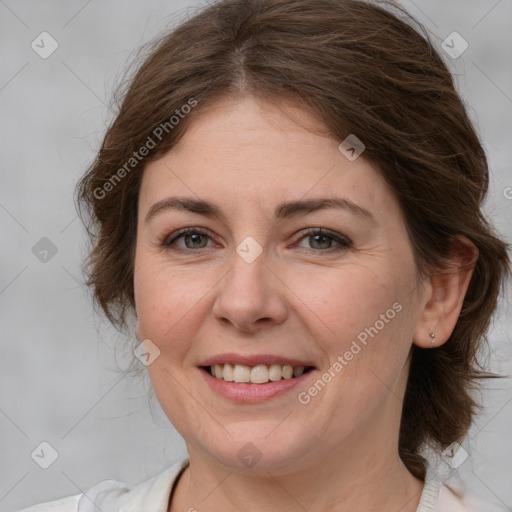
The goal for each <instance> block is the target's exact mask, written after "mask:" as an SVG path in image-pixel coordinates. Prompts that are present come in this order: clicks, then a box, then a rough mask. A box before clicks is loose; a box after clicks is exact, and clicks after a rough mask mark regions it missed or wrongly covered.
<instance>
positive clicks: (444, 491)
mask: <svg viewBox="0 0 512 512" xmlns="http://www.w3.org/2000/svg"><path fill="white" fill-rule="evenodd" d="M438 510H439V512H500V511H503V510H504V509H502V508H496V505H491V504H490V503H485V502H483V501H480V500H477V499H476V498H475V497H473V496H471V495H466V496H461V495H459V494H456V493H455V492H454V491H453V490H452V489H450V488H449V487H448V486H446V485H442V486H441V490H440V493H439V509H438Z"/></svg>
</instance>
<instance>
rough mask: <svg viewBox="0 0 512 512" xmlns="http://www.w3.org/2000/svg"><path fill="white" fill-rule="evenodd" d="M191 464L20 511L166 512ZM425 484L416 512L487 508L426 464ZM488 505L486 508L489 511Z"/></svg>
mask: <svg viewBox="0 0 512 512" xmlns="http://www.w3.org/2000/svg"><path fill="white" fill-rule="evenodd" d="M188 464H189V459H188V458H185V459H183V460H181V461H179V462H177V463H176V464H174V465H173V466H171V467H170V468H168V469H166V470H165V471H163V472H162V473H160V474H159V475H157V476H155V477H153V478H151V479H149V480H147V481H145V482H143V483H141V484H139V485H137V486H135V487H133V488H130V487H129V486H127V485H126V484H124V483H122V482H118V481H116V480H102V481H101V482H99V483H97V484H95V485H93V486H92V487H90V488H89V489H88V490H87V491H86V492H85V493H84V494H76V495H74V496H68V497H66V498H62V499H59V500H56V501H49V502H46V503H41V504H39V505H34V506H32V507H29V508H25V509H23V510H20V511H18V512H167V509H168V506H169V496H170V494H171V491H172V489H173V488H174V485H175V483H176V482H177V480H178V476H179V474H180V472H181V470H184V469H185V468H186V467H187V466H188ZM426 469H427V471H426V475H425V484H424V486H423V491H422V493H421V498H420V502H419V505H418V508H417V509H416V512H484V508H478V509H476V508H471V507H470V506H469V504H467V503H466V502H464V501H461V500H460V499H459V498H458V497H457V496H456V495H455V494H454V493H453V492H452V491H451V490H450V489H449V488H448V487H446V486H445V485H444V484H443V483H442V482H441V480H440V478H439V476H438V474H437V473H436V472H435V470H434V469H433V468H432V467H431V466H430V465H429V464H427V466H426ZM487 510H488V509H487V508H485V512H487Z"/></svg>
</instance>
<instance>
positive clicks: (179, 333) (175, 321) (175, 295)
mask: <svg viewBox="0 0 512 512" xmlns="http://www.w3.org/2000/svg"><path fill="white" fill-rule="evenodd" d="M158 259H159V258H155V257H154V256H153V255H151V254H149V253H146V254H143V253H141V254H140V255H138V256H136V260H135V273H134V290H135V304H136V309H137V317H138V322H139V332H140V336H141V337H144V338H149V339H150V340H151V341H153V342H154V343H155V344H156V345H157V346H158V347H159V348H160V350H161V351H162V352H165V351H168V352H169V353H171V352H172V356H173V357H176V358H179V357H181V355H182V354H183V353H184V352H185V351H186V349H187V340H188V339H190V338H191V337H192V336H193V332H192V330H191V329H193V328H194V326H195V328H196V329H197V328H199V327H200V320H199V319H198V315H199V314H200V311H201V307H202V304H203V303H204V301H206V300H207V297H208V292H209V291H210V290H211V289H212V287H214V284H215V281H216V280H215V279H214V277H215V276H211V272H206V271H205V272H198V270H197V269H194V270H192V269H190V270H187V269H176V268H172V269H170V268H169V267H168V266H167V265H166V264H165V263H162V262H161V261H158ZM217 280H218V278H217ZM170 347H172V351H171V350H168V348H170Z"/></svg>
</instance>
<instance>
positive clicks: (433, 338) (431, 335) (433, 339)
mask: <svg viewBox="0 0 512 512" xmlns="http://www.w3.org/2000/svg"><path fill="white" fill-rule="evenodd" d="M429 336H430V339H431V340H432V347H431V348H434V345H435V343H436V340H435V338H436V335H435V334H434V333H433V332H431V333H430V334H429Z"/></svg>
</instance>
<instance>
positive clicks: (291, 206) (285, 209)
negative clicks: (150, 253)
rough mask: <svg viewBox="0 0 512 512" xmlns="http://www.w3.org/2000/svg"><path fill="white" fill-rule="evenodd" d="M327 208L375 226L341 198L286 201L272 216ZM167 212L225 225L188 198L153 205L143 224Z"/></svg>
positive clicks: (213, 210) (212, 208)
mask: <svg viewBox="0 0 512 512" xmlns="http://www.w3.org/2000/svg"><path fill="white" fill-rule="evenodd" d="M328 208H337V209H342V210H347V211H349V212H351V213H353V214H354V215H356V216H358V217H362V218H366V219H367V220H369V221H371V222H372V223H373V224H377V222H376V220H375V217H374V216H373V214H372V213H371V212H370V211H368V210H366V209H365V208H363V207H361V206H359V205H357V204H356V203H354V202H352V201H350V200H349V199H345V198H341V197H327V198H320V199H309V200H302V201H288V202H285V203H281V204H280V205H278V206H277V207H276V208H275V210H274V216H275V217H276V218H277V219H286V218H291V217H294V216H297V215H299V214H304V213H306V214H307V213H311V212H314V211H318V210H324V209H328ZM168 210H178V211H188V212H192V213H198V214H200V215H205V216H206V217H211V218H218V219H219V220H221V221H222V222H223V223H225V224H226V217H225V215H224V213H223V212H222V210H221V209H220V208H219V207H218V206H216V205H214V204H213V203H210V202H208V201H203V200H198V199H193V198H188V197H168V198H166V199H163V200H161V201H158V202H157V203H155V204H154V205H153V206H151V208H150V209H149V211H148V213H147V214H146V217H145V219H144V222H145V223H147V222H149V221H150V220H151V219H152V218H154V217H155V216H156V215H157V214H159V213H162V212H164V211H168Z"/></svg>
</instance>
